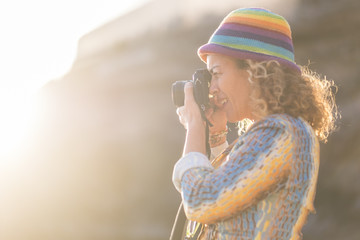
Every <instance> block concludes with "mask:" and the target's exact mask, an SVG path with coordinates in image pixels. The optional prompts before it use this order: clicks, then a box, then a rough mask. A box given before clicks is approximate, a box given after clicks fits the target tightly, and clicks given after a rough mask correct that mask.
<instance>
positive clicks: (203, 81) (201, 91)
mask: <svg viewBox="0 0 360 240" xmlns="http://www.w3.org/2000/svg"><path fill="white" fill-rule="evenodd" d="M210 81H211V74H210V72H209V71H208V70H207V69H198V70H196V71H195V73H194V74H193V79H192V80H185V81H176V82H175V83H173V85H172V89H171V90H172V91H171V95H172V100H173V103H174V105H175V106H176V107H181V106H184V99H185V93H184V87H185V84H186V83H187V82H192V83H193V85H194V98H195V101H196V103H197V104H198V105H199V107H200V109H201V111H202V114H203V113H204V112H205V110H206V109H207V108H208V107H209V88H210Z"/></svg>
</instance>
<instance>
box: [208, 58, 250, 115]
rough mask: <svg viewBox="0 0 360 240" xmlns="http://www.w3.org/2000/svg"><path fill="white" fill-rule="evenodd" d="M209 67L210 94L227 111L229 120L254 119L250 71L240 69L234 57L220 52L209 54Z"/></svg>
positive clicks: (217, 104)
mask: <svg viewBox="0 0 360 240" xmlns="http://www.w3.org/2000/svg"><path fill="white" fill-rule="evenodd" d="M207 68H208V70H209V71H210V73H211V75H212V78H211V85H210V94H212V95H213V96H214V98H213V100H212V102H213V104H214V105H215V106H216V107H217V108H219V109H220V110H223V111H225V112H226V116H227V120H228V121H229V122H237V121H240V120H242V119H244V118H249V119H252V120H253V116H252V113H251V112H252V111H251V109H250V105H249V103H250V83H249V80H248V78H249V73H248V72H247V71H246V70H244V69H240V68H239V67H238V66H237V65H236V62H235V59H234V58H230V57H227V56H224V55H219V54H209V55H208V56H207Z"/></svg>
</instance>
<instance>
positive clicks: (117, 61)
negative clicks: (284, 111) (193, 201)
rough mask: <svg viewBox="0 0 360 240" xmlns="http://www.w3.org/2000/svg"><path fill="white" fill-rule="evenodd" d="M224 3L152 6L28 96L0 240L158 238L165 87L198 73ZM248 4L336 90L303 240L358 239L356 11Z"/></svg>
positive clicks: (174, 130)
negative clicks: (270, 17) (33, 97)
mask: <svg viewBox="0 0 360 240" xmlns="http://www.w3.org/2000/svg"><path fill="white" fill-rule="evenodd" d="M235 2H236V1H228V2H224V3H223V4H222V5H221V8H220V7H217V6H218V5H216V6H215V5H214V6H212V7H210V6H211V5H206V4H205V3H204V4H203V3H202V2H201V1H199V2H197V4H191V2H190V1H181V2H179V1H170V0H169V1H164V0H159V1H153V2H150V3H149V4H148V5H146V6H144V7H143V8H140V9H138V10H135V11H134V12H132V13H129V14H128V15H125V16H123V17H120V18H118V19H116V20H114V22H110V23H108V24H107V25H104V26H102V27H101V28H99V29H96V30H94V31H93V32H91V33H89V34H88V35H86V36H84V37H83V38H82V39H81V40H80V42H79V51H78V58H77V60H76V61H75V62H74V65H73V67H72V69H71V71H70V72H68V73H67V74H66V75H65V76H63V77H62V78H60V79H54V80H53V81H51V82H50V83H48V84H47V85H46V86H45V87H44V88H43V89H42V91H41V93H40V94H39V101H38V102H39V104H38V115H37V116H38V117H37V121H36V125H34V127H33V133H32V135H31V136H29V138H28V142H27V143H26V144H25V145H24V146H23V148H22V149H20V151H19V152H18V153H17V154H16V155H14V156H13V161H18V162H22V164H21V165H18V166H21V167H18V166H6V167H3V168H2V169H1V174H0V175H1V177H0V178H1V179H0V180H1V181H2V185H1V197H0V212H1V214H0V239H4V240H20V239H21V240H23V239H59V240H60V239H62V240H63V239H77V240H79V239H86V240H91V239H94V240H95V239H102V240H112V239H122V240H125V239H129V240H133V239H167V238H168V236H169V234H170V230H171V227H172V223H173V220H174V217H175V214H176V211H177V207H178V204H179V203H180V196H179V195H178V193H177V192H176V190H175V189H174V187H173V185H172V183H171V174H172V168H173V165H174V163H175V162H176V161H177V159H178V158H179V157H180V155H181V151H182V144H183V141H184V129H183V127H182V126H181V125H180V124H179V123H178V120H177V116H176V113H175V108H174V106H173V105H172V102H171V96H170V88H171V84H172V83H173V82H174V81H176V80H183V79H190V78H191V75H192V73H193V71H194V70H195V69H197V68H200V67H204V64H203V63H202V62H201V61H200V60H199V59H198V57H197V55H196V50H197V48H198V47H199V46H200V45H202V44H204V43H206V42H207V40H208V38H209V36H210V35H211V34H212V32H213V31H214V29H215V28H216V27H217V26H218V24H219V23H220V21H221V20H222V18H223V17H224V16H225V14H227V13H228V12H229V11H230V10H232V9H235V8H238V7H242V6H245V5H246V4H248V3H245V1H240V3H239V2H237V4H236V3H235ZM256 4H257V6H265V7H267V8H269V9H271V10H273V11H276V12H278V13H280V14H282V15H285V16H286V17H288V19H289V22H290V25H291V26H292V30H293V38H294V45H295V56H296V61H297V63H298V64H300V65H307V64H308V60H310V61H311V64H310V68H311V69H313V70H315V71H317V72H319V73H321V74H325V75H326V76H327V78H329V79H333V80H334V81H335V82H336V84H338V86H339V91H338V95H337V96H338V97H337V101H338V104H339V108H340V111H341V114H342V119H341V120H340V121H339V123H338V124H339V131H337V132H336V133H334V134H333V135H332V136H331V137H330V138H329V142H328V143H327V144H326V145H324V144H322V146H321V166H320V175H319V182H318V191H317V196H316V200H315V207H316V209H317V214H316V215H311V216H310V217H309V219H308V223H307V225H306V226H305V227H304V229H303V233H304V239H307V240H312V239H314V240H315V239H327V240H335V239H349V240H352V239H354V240H355V239H359V237H360V230H359V228H358V226H359V224H360V217H359V216H360V188H359V183H360V179H359V172H360V164H359V162H358V161H359V156H360V148H359V145H360V125H359V124H358V122H359V121H360V82H359V76H360V68H359V67H358V66H359V63H360V45H359V39H360V32H359V31H358V29H359V27H360V15H359V14H358V13H359V11H360V2H359V1H357V0H343V1H326V0H300V1H287V2H286V3H283V2H281V1H266V2H265V3H264V2H262V1H256ZM203 6H209V7H203ZM219 6H220V5H219ZM166 9H168V10H167V11H166ZM188 9H192V12H191V11H190V10H189V11H187V10H188ZM154 11H156V12H154ZM165 13H166V14H165ZM171 13H174V14H171ZM161 14H163V15H161ZM165 15H166V16H165ZM158 16H159V18H157V17H158ZM152 18H154V19H155V20H156V19H159V21H158V22H157V21H155V20H154V19H153V20H151V19H152ZM150 20H151V21H150ZM134 21H137V22H136V23H134ZM150 22H151V24H147V23H150ZM157 23H158V24H157ZM132 24H134V25H132ZM126 26H127V28H126ZM129 26H134V27H133V28H134V29H132V28H131V27H129ZM131 31H134V34H132V33H131Z"/></svg>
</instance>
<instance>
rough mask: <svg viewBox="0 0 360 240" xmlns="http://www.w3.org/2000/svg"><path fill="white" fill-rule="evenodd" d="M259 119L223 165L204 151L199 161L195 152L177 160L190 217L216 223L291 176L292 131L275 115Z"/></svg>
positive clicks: (179, 177)
mask: <svg viewBox="0 0 360 240" xmlns="http://www.w3.org/2000/svg"><path fill="white" fill-rule="evenodd" d="M255 125H256V126H253V127H252V128H251V129H250V130H249V132H248V133H247V134H245V136H244V137H243V138H241V140H240V141H241V142H240V143H237V144H236V145H235V146H234V149H233V150H232V152H231V153H230V155H229V159H228V161H227V162H226V163H225V164H223V165H222V166H220V167H219V168H217V169H214V168H213V167H212V166H211V165H209V164H208V163H206V161H205V159H206V157H205V156H204V155H202V154H199V153H197V154H196V158H197V160H196V161H193V159H192V155H193V154H195V153H189V154H188V155H185V156H184V157H183V158H182V159H180V160H179V162H178V163H177V164H176V166H175V169H174V176H176V172H179V173H180V175H177V178H178V179H180V180H178V186H177V189H178V190H179V191H180V192H181V193H182V198H183V202H184V207H185V212H186V214H187V217H188V218H189V219H190V220H194V221H198V222H202V223H208V224H211V223H213V222H216V221H218V220H221V219H226V218H228V217H230V216H232V215H234V214H236V213H238V212H240V211H242V210H244V209H246V208H247V207H249V206H251V205H253V204H255V203H256V202H258V201H259V200H261V199H263V198H265V197H266V196H267V195H269V194H270V193H272V192H273V191H275V190H276V189H277V188H278V187H279V185H281V183H283V182H284V181H285V180H286V178H287V176H288V173H289V168H290V161H291V158H292V151H291V148H292V145H291V144H292V139H291V136H290V135H289V133H288V131H286V129H284V127H283V125H281V124H280V123H278V122H276V120H274V119H270V120H264V121H261V122H260V123H258V124H255ZM175 182H176V181H174V183H175ZM175 185H176V184H175Z"/></svg>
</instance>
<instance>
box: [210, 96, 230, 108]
mask: <svg viewBox="0 0 360 240" xmlns="http://www.w3.org/2000/svg"><path fill="white" fill-rule="evenodd" d="M209 100H210V102H211V103H212V104H213V105H214V106H215V107H216V108H222V107H224V105H225V104H226V103H227V102H228V99H227V98H222V99H219V96H216V95H213V94H209Z"/></svg>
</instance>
